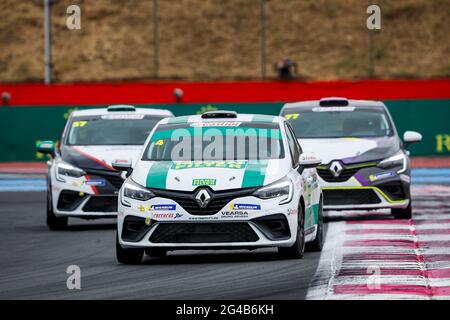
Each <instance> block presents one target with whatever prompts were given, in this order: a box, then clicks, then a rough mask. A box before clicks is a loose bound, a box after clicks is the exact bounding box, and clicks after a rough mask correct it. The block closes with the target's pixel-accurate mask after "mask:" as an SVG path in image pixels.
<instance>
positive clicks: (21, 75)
mask: <svg viewBox="0 0 450 320" xmlns="http://www.w3.org/2000/svg"><path fill="white" fill-rule="evenodd" d="M42 3H43V1H42V0H0V12H1V13H2V17H1V19H0V42H1V50H0V82H19V81H42V78H43V4H42ZM53 3H54V5H53V9H52V19H53V21H52V22H53V23H52V31H53V79H54V81H57V82H73V81H105V80H108V81H111V80H123V79H130V80H131V79H152V78H153V76H154V72H155V70H154V69H153V64H152V60H153V50H152V46H153V40H154V39H153V32H152V1H151V0H126V1H125V0H95V1H94V0H90V1H88V0H84V1H83V0H53ZM265 3H266V4H265V14H266V18H267V22H266V25H267V28H266V36H267V40H266V44H267V46H266V48H267V60H266V68H267V75H268V77H274V76H275V72H274V70H273V64H274V63H275V62H276V61H277V60H278V59H280V58H282V57H291V58H292V59H294V60H295V61H296V62H297V63H298V76H299V77H300V78H303V79H309V80H316V79H321V80H324V79H360V78H366V77H367V76H368V56H369V53H368V52H369V51H368V48H369V41H368V38H369V37H368V30H367V28H366V18H367V14H366V8H367V4H368V2H367V1H365V0H333V1H331V0H266V1H265ZM376 3H377V4H378V5H379V6H380V7H381V12H382V29H381V31H377V32H376V34H375V35H374V37H373V57H374V66H375V76H376V77H378V78H432V77H449V76H450V59H449V57H450V1H448V0H396V1H393V0H379V1H376ZM71 4H78V5H80V7H81V10H82V17H81V18H82V20H81V27H82V28H81V30H68V29H67V28H66V8H67V6H69V5H71ZM259 4H260V2H259V0H158V17H159V70H158V76H159V77H160V78H163V79H192V80H198V79H258V78H259V77H260V75H261V59H260V56H261V55H260V53H261V51H260V30H261V29H260V28H261V24H260V11H259V8H260V7H259Z"/></svg>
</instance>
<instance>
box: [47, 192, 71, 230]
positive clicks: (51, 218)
mask: <svg viewBox="0 0 450 320" xmlns="http://www.w3.org/2000/svg"><path fill="white" fill-rule="evenodd" d="M67 221H68V218H67V217H57V216H55V213H54V212H53V205H52V193H51V188H50V187H49V188H48V190H47V226H48V228H49V229H50V230H54V231H56V230H64V229H66V228H67Z"/></svg>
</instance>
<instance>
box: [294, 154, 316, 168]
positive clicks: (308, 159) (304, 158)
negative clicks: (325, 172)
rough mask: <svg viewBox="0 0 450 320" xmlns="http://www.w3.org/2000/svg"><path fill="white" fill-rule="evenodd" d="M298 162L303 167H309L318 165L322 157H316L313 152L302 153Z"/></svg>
mask: <svg viewBox="0 0 450 320" xmlns="http://www.w3.org/2000/svg"><path fill="white" fill-rule="evenodd" d="M298 163H299V165H300V166H301V167H303V168H306V169H311V168H315V167H317V166H319V165H320V164H321V163H322V159H319V158H317V157H316V156H315V155H314V154H302V155H300V158H299V160H298Z"/></svg>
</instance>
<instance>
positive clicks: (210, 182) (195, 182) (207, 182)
mask: <svg viewBox="0 0 450 320" xmlns="http://www.w3.org/2000/svg"><path fill="white" fill-rule="evenodd" d="M192 185H193V186H215V185H216V179H194V180H192Z"/></svg>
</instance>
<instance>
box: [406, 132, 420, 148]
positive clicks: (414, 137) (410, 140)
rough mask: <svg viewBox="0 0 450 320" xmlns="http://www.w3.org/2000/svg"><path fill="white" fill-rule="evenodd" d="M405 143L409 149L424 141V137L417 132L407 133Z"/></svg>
mask: <svg viewBox="0 0 450 320" xmlns="http://www.w3.org/2000/svg"><path fill="white" fill-rule="evenodd" d="M403 141H404V143H405V146H406V147H408V146H409V145H411V144H414V143H418V142H420V141H422V135H421V134H420V133H418V132H416V131H406V132H405V133H404V134H403Z"/></svg>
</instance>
